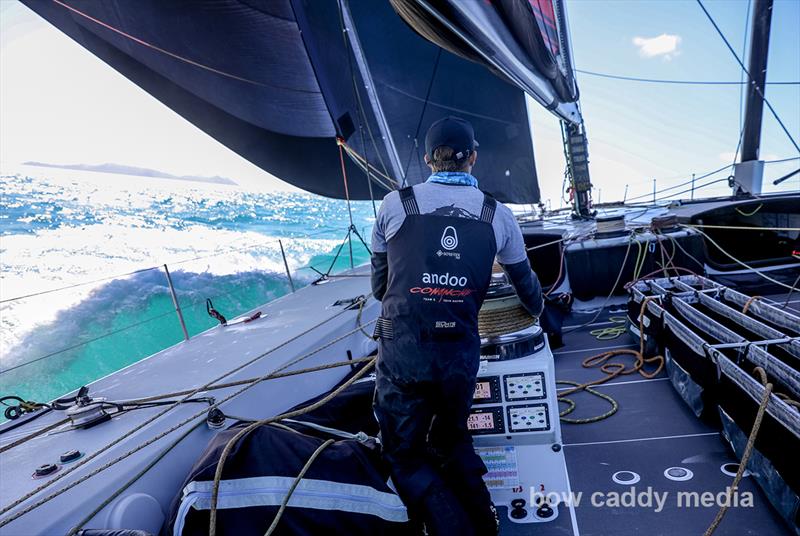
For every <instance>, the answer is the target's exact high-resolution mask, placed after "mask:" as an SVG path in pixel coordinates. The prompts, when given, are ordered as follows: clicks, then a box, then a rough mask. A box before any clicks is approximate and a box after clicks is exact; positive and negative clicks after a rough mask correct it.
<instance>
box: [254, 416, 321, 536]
mask: <svg viewBox="0 0 800 536" xmlns="http://www.w3.org/2000/svg"><path fill="white" fill-rule="evenodd" d="M273 424H274V423H273ZM333 442H334V441H333V439H328V440H327V441H325V442H324V443H323V444H322V445H320V446H319V447H318V448H317V450H315V451H314V453H313V454H312V455H311V457H310V458H309V459H308V461H307V462H306V464H305V465H304V466H303V468H302V469H301V470H300V473H299V474H298V475H297V478H295V479H294V482H292V487H290V488H289V491H287V492H286V497H284V498H283V501H282V502H281V507H280V508H278V513H277V514H275V519H273V520H272V524H271V525H270V526H269V528H268V529H267V532H266V533H265V534H264V536H272V533H273V532H275V529H276V528H278V523H279V522H280V520H281V517H283V512H284V511H286V506H287V505H288V504H289V499H291V498H292V493H294V490H295V489H296V488H297V486H298V484H300V481H301V480H303V477H304V476H306V473H307V472H308V469H309V467H311V464H312V463H314V461H315V460H316V459H317V458H318V457H319V455H320V454H322V451H323V450H325V449H326V448H328V446H330V445H331V444H332V443H333Z"/></svg>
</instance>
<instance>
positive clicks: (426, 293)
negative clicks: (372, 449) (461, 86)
mask: <svg viewBox="0 0 800 536" xmlns="http://www.w3.org/2000/svg"><path fill="white" fill-rule="evenodd" d="M477 147H478V142H477V141H475V136H474V131H473V127H472V125H471V124H470V123H469V122H467V121H465V120H463V119H459V118H455V117H446V118H444V119H441V120H439V121H437V122H435V123H433V124H432V125H431V126H430V129H429V130H428V133H427V135H426V137H425V151H426V153H425V163H426V164H427V165H428V166H429V167H430V168H431V170H432V172H433V174H432V175H431V176H430V177H429V178H428V180H427V181H426V182H425V183H423V184H418V185H415V186H413V187H408V188H403V189H402V190H399V191H395V192H391V193H390V194H388V195H387V196H386V197H385V198H384V200H383V204H382V205H381V208H380V212H379V213H378V217H377V221H376V222H375V228H374V230H373V235H372V251H373V255H372V291H373V295H374V296H375V298H377V299H378V300H380V301H382V310H381V316H380V318H379V320H378V324H377V326H376V330H375V331H376V336H377V337H378V338H379V341H380V342H379V354H378V355H379V358H378V364H377V379H376V392H375V401H374V409H375V415H376V416H377V418H378V422H379V424H380V429H381V441H382V445H383V454H384V458H385V460H386V461H387V462H388V463H389V464H390V466H391V471H392V480H393V482H394V485H395V486H396V488H397V491H398V493H399V494H400V496H401V498H402V499H403V500H404V502H405V504H406V506H407V507H408V508H409V511H410V513H411V515H412V518H416V520H418V521H421V522H424V524H425V526H426V529H427V531H428V534H434V535H438V534H446V533H447V534H451V533H453V534H459V536H467V535H472V534H475V535H484V534H497V531H498V522H497V518H496V513H495V511H494V507H493V505H492V503H491V499H490V496H489V492H488V490H487V488H486V485H485V484H484V482H483V478H482V476H483V475H484V474H485V473H486V466H485V465H484V464H483V462H482V460H481V459H480V457H479V456H478V455H477V454H476V453H475V450H474V449H473V446H472V437H471V435H470V433H469V430H468V429H467V418H468V416H469V412H470V406H471V404H472V398H473V393H474V390H475V379H476V375H477V372H478V365H479V359H480V337H479V335H478V310H479V309H480V307H481V304H482V303H483V299H484V297H485V295H486V291H487V289H488V287H489V282H490V279H491V273H492V265H493V263H494V261H495V257H496V258H497V261H498V262H499V263H500V264H501V266H503V268H504V270H505V271H506V273H507V274H508V275H509V278H510V280H511V282H512V284H513V285H514V288H515V289H516V291H517V294H518V295H519V297H520V300H521V301H522V304H523V306H524V307H525V308H526V309H527V311H528V312H529V313H530V314H531V315H532V316H534V317H538V316H539V315H540V314H541V313H542V309H543V302H542V292H541V286H540V285H539V281H538V279H537V277H536V274H534V273H533V272H532V271H531V267H530V264H529V263H528V258H527V254H526V251H525V244H524V241H523V238H522V232H521V230H520V228H519V225H518V224H517V222H516V220H515V218H514V216H513V214H512V213H511V210H510V209H509V208H508V207H506V206H505V205H503V204H501V203H499V202H497V201H496V200H495V199H494V198H492V197H491V196H489V195H488V194H485V193H483V192H482V191H480V190H479V189H478V180H477V179H476V178H475V177H473V176H472V175H471V171H472V167H473V166H474V165H475V162H476V159H477V157H478V153H477V150H476V149H477Z"/></svg>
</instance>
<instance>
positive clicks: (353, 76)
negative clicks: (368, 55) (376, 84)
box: [336, 0, 389, 175]
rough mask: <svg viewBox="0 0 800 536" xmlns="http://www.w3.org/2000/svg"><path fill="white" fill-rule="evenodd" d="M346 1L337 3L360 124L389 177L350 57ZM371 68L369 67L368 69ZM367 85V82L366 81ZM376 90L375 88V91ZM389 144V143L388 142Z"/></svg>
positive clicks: (338, 0)
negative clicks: (364, 126) (345, 10)
mask: <svg viewBox="0 0 800 536" xmlns="http://www.w3.org/2000/svg"><path fill="white" fill-rule="evenodd" d="M343 1H345V0H337V1H336V8H337V10H338V12H339V29H340V30H341V31H342V40H343V42H344V50H345V55H347V65H348V67H349V70H350V80H351V81H352V84H353V93H354V94H355V97H356V106H357V107H358V114H359V117H360V119H359V123H361V124H363V125H366V126H367V133H368V134H369V138H370V141H371V142H372V148H373V149H375V154H377V155H378V161H379V162H380V163H381V167H382V168H383V172H384V173H385V174H386V175H389V170H388V169H387V168H386V163H385V162H384V161H383V156H382V155H381V152H380V150H379V149H378V144H377V143H375V136H374V135H373V134H372V127H370V125H369V121H367V114H366V113H364V102H363V101H362V100H361V92H360V91H358V81H357V79H356V73H355V70H354V69H353V58H351V57H350V54H351V53H352V54H353V55H355V53H356V52H355V50H353V48H352V47H351V46H350V43H349V42H348V41H347V35H346V34H347V32H348V31H349V30H348V29H346V28H345V26H344V7H343V6H342V2H343ZM367 68H369V67H367ZM364 82H365V83H366V80H365V81H364ZM374 89H375V88H373V90H374ZM387 143H388V142H387ZM363 150H364V154H365V155H366V154H367V146H366V145H364V146H363Z"/></svg>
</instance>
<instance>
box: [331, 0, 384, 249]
mask: <svg viewBox="0 0 800 536" xmlns="http://www.w3.org/2000/svg"><path fill="white" fill-rule="evenodd" d="M337 4H338V5H339V27H340V29H341V30H342V42H343V43H344V50H345V54H347V65H348V67H349V68H350V80H351V82H352V84H351V85H352V88H353V95H354V96H355V97H356V101H357V102H359V106H360V97H359V95H358V86H357V85H356V78H355V72H354V70H353V58H351V57H350V53H349V49H348V44H349V43H348V42H347V36H346V35H345V29H344V18H343V13H342V6H341V3H337ZM353 53H355V51H354V52H353ZM364 122H365V117H364V114H363V113H361V112H359V114H358V134H359V137H360V138H361V147H363V148H364V160H365V165H364V172H365V173H366V174H367V188H368V189H369V199H370V201H371V202H372V214H373V215H374V216H375V218H376V219H377V217H378V211H377V209H376V208H375V194H374V193H373V192H372V177H370V171H369V160H368V157H367V143H366V140H365V139H364ZM339 157H340V158H341V159H342V172H343V173H344V158H343V156H342V146H341V145H339ZM385 168H386V166H385V165H384V169H385ZM346 190H347V179H346V178H345V194H346V195H347V210H348V212H349V210H350V196H349V195H348V194H347V192H346ZM352 220H353V217H352V215H351V216H350V226H351V227H352V225H353V221H352ZM351 260H352V247H351ZM351 264H352V263H351Z"/></svg>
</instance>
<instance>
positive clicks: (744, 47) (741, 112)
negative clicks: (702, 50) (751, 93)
mask: <svg viewBox="0 0 800 536" xmlns="http://www.w3.org/2000/svg"><path fill="white" fill-rule="evenodd" d="M752 5H753V2H752V0H747V12H746V13H745V14H744V38H743V39H742V56H744V55H745V51H746V50H747V36H748V35H749V33H750V32H749V28H750V25H749V24H748V23H749V21H750V7H751V6H752ZM739 82H740V83H741V84H742V85H741V86H739V130H741V131H742V132H744V82H745V80H744V72H741V71H740V72H739ZM740 136H741V134H740ZM734 160H735V159H734Z"/></svg>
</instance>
